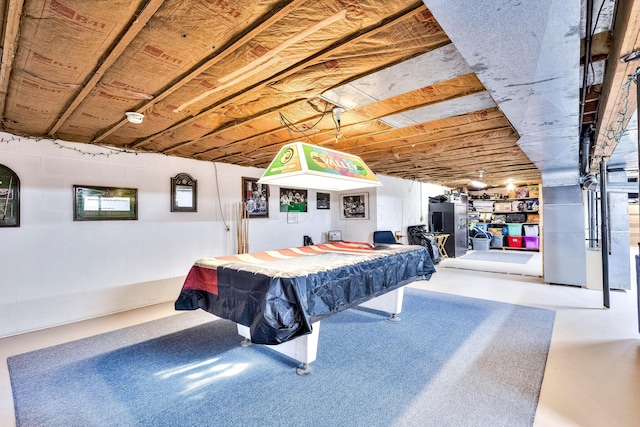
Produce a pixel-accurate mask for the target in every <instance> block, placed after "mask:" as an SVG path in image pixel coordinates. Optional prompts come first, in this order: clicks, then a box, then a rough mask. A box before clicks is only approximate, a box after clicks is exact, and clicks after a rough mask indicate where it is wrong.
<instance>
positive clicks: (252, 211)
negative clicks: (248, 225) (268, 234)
mask: <svg viewBox="0 0 640 427" xmlns="http://www.w3.org/2000/svg"><path fill="white" fill-rule="evenodd" d="M242 201H243V202H244V205H245V209H246V210H247V214H248V216H249V218H269V185H267V184H260V183H259V182H258V178H247V177H244V176H243V177H242Z"/></svg>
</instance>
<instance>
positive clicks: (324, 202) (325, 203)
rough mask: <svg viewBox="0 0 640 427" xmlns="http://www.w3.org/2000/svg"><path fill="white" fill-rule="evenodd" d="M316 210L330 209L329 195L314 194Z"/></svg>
mask: <svg viewBox="0 0 640 427" xmlns="http://www.w3.org/2000/svg"><path fill="white" fill-rule="evenodd" d="M316 209H331V194H329V193H316Z"/></svg>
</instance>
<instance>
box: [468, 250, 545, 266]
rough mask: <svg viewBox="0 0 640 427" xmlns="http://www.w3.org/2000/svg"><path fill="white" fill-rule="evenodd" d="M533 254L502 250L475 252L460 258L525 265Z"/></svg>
mask: <svg viewBox="0 0 640 427" xmlns="http://www.w3.org/2000/svg"><path fill="white" fill-rule="evenodd" d="M532 256H533V254H526V253H516V252H507V251H503V250H494V251H491V250H489V251H475V252H469V253H468V254H466V255H463V256H462V257H460V259H466V260H471V261H489V262H508V263H512V264H526V263H528V262H529V260H530V259H531V257H532Z"/></svg>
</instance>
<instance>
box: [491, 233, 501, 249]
mask: <svg viewBox="0 0 640 427" xmlns="http://www.w3.org/2000/svg"><path fill="white" fill-rule="evenodd" d="M491 246H492V247H494V248H502V247H504V236H503V235H502V234H494V235H493V236H492V237H491Z"/></svg>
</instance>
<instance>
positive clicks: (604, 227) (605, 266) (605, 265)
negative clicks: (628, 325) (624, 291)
mask: <svg viewBox="0 0 640 427" xmlns="http://www.w3.org/2000/svg"><path fill="white" fill-rule="evenodd" d="M608 209H609V207H608V206H607V161H606V160H605V159H602V162H600V242H601V244H600V247H601V249H602V303H603V305H604V306H605V307H606V308H609V307H610V303H609V225H608V224H609V219H608V216H607V212H608Z"/></svg>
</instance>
